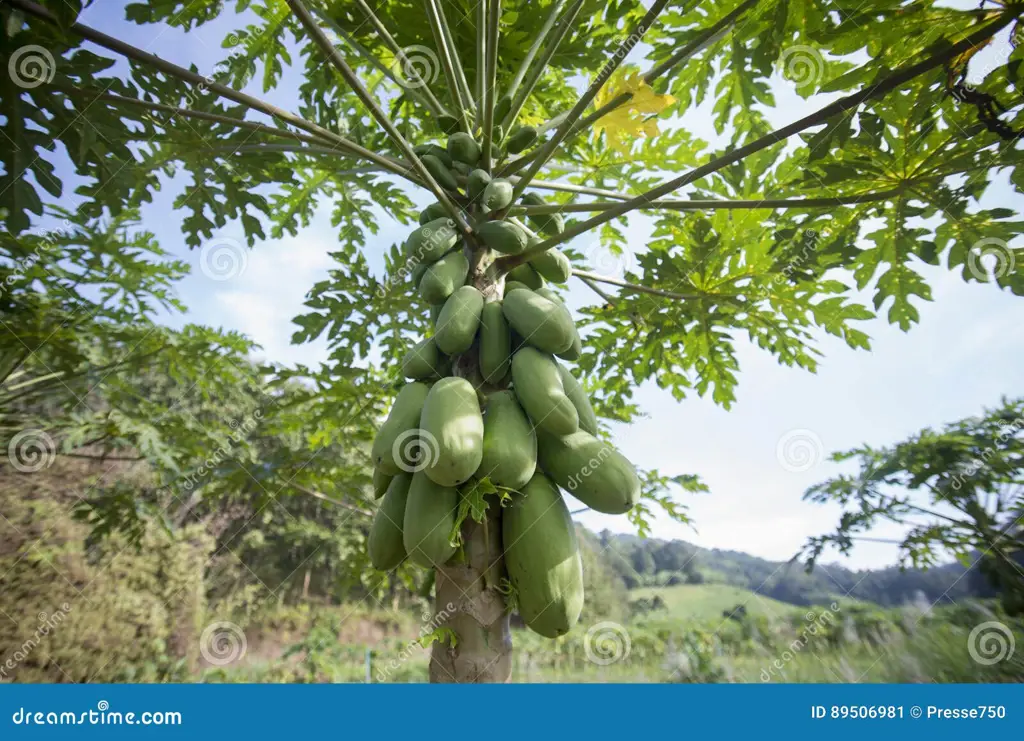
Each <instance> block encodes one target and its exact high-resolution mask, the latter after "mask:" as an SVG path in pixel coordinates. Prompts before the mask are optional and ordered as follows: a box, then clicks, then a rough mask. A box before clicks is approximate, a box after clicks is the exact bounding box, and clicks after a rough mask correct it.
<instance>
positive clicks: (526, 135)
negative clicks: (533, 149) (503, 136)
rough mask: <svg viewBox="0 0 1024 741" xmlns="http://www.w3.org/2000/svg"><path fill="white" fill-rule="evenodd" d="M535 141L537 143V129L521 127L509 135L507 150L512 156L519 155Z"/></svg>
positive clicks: (506, 144)
mask: <svg viewBox="0 0 1024 741" xmlns="http://www.w3.org/2000/svg"><path fill="white" fill-rule="evenodd" d="M535 141H537V129H535V128H533V127H532V126H520V127H518V128H517V129H515V130H513V131H512V133H511V134H510V135H509V137H508V142H506V143H505V149H507V150H508V151H510V152H511V153H512V154H519V153H520V152H522V151H523V150H524V149H526V148H527V147H529V146H530V145H531V144H533V143H534V142H535Z"/></svg>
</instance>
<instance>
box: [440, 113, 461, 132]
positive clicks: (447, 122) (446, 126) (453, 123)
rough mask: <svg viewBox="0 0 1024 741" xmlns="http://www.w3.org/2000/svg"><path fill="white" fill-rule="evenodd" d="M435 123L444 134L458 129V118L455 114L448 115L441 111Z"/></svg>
mask: <svg viewBox="0 0 1024 741" xmlns="http://www.w3.org/2000/svg"><path fill="white" fill-rule="evenodd" d="M436 120H437V125H438V126H439V127H440V128H441V131H443V132H444V133H446V134H452V133H454V132H456V131H458V130H459V119H457V118H455V116H449V115H448V114H447V113H442V114H441V115H440V116H438V117H437V119H436Z"/></svg>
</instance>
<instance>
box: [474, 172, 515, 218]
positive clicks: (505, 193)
mask: <svg viewBox="0 0 1024 741" xmlns="http://www.w3.org/2000/svg"><path fill="white" fill-rule="evenodd" d="M510 203H512V183H510V182H509V181H508V180H505V178H495V179H494V180H492V181H491V182H489V183H488V184H487V187H485V188H484V194H483V198H481V199H480V205H481V207H482V208H483V211H484V213H485V214H489V213H491V212H492V211H501V209H503V208H505V206H507V205H508V204H510Z"/></svg>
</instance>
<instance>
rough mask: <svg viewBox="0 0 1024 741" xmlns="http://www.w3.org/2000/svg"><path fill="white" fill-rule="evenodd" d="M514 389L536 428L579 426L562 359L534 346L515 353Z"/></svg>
mask: <svg viewBox="0 0 1024 741" xmlns="http://www.w3.org/2000/svg"><path fill="white" fill-rule="evenodd" d="M517 293H518V291H517ZM506 300H508V299H506ZM512 390H513V391H515V393H516V398H517V399H518V400H519V403H520V404H521V405H522V407H523V409H524V410H526V413H527V414H528V415H530V419H531V420H532V421H533V424H534V427H535V428H537V429H539V430H546V431H548V432H549V433H550V434H552V435H568V434H570V433H572V432H575V431H576V430H578V429H579V426H580V418H579V415H578V414H577V413H576V407H574V406H573V403H572V401H571V400H570V399H569V397H568V396H567V395H566V393H565V389H564V388H563V386H562V376H561V374H559V372H558V362H557V361H556V360H555V359H554V358H553V357H551V356H550V355H547V354H545V353H542V352H540V351H539V350H535V349H534V348H532V347H524V348H522V349H521V350H519V352H517V353H516V354H515V355H513V356H512Z"/></svg>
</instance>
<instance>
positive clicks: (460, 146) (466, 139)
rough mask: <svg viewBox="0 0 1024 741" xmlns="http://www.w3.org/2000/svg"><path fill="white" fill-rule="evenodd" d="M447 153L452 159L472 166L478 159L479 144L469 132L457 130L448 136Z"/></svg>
mask: <svg viewBox="0 0 1024 741" xmlns="http://www.w3.org/2000/svg"><path fill="white" fill-rule="evenodd" d="M448 154H449V155H451V158H452V159H453V160H458V161H459V162H465V163H466V164H467V165H470V166H472V165H475V164H476V163H477V162H479V161H480V145H479V144H477V143H476V139H474V138H473V137H472V136H470V135H469V134H467V133H465V132H464V131H457V132H455V133H454V134H452V135H451V136H449V137H448Z"/></svg>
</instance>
